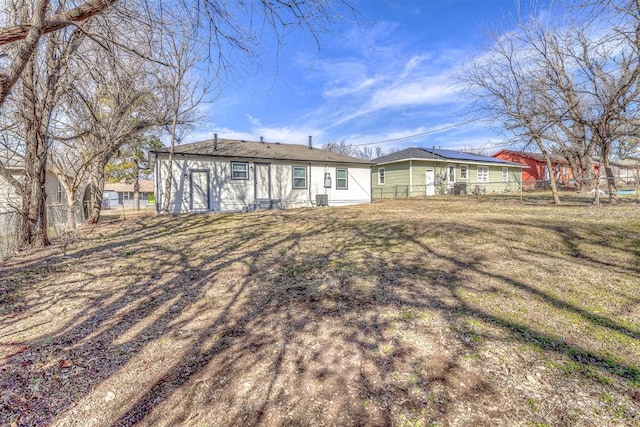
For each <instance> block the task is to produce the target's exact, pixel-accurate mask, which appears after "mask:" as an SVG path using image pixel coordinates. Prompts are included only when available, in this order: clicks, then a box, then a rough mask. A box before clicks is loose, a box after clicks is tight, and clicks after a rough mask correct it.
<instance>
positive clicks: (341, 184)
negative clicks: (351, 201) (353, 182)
mask: <svg viewBox="0 0 640 427" xmlns="http://www.w3.org/2000/svg"><path fill="white" fill-rule="evenodd" d="M348 176H349V173H348V171H347V169H336V190H347V189H348V188H349V181H348Z"/></svg>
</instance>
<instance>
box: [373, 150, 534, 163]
mask: <svg viewBox="0 0 640 427" xmlns="http://www.w3.org/2000/svg"><path fill="white" fill-rule="evenodd" d="M406 160H434V161H449V162H455V163H460V162H474V163H491V164H498V165H505V166H519V167H522V165H521V164H520V163H513V162H508V161H506V160H502V159H497V158H495V157H489V156H480V155H477V154H472V153H465V152H463V151H455V150H442V149H439V148H438V149H436V148H418V147H411V148H407V149H404V150H401V151H396V152H395V153H391V154H387V155H386V156H382V157H378V158H377V159H374V160H373V161H374V162H375V163H377V164H383V163H393V162H400V161H406Z"/></svg>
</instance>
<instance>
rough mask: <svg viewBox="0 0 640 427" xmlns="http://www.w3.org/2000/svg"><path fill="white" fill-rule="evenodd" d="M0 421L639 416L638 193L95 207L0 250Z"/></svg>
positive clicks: (537, 421)
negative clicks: (577, 198)
mask: <svg viewBox="0 0 640 427" xmlns="http://www.w3.org/2000/svg"><path fill="white" fill-rule="evenodd" d="M0 356H1V364H0V390H1V391H2V397H1V400H0V425H25V426H26V425H29V426H31V425H50V424H51V425H60V426H66V425H81V426H110V425H117V426H125V425H132V424H139V425H149V426H157V425H159V426H175V425H189V426H221V425H266V426H280V425H314V426H324V425H336V426H352V425H374V426H379V425H399V426H403V425H406V426H429V425H439V426H469V425H474V426H495V425H503V426H547V425H548V426H563V425H575V426H614V425H621V426H626V425H628V426H632V425H636V426H637V425H640V206H639V205H637V204H628V205H625V206H615V207H610V206H600V207H594V206H560V207H555V206H548V205H535V206H531V205H520V204H518V203H517V202H515V201H513V202H499V201H482V200H472V199H470V200H447V201H444V200H419V201H402V202H400V201H394V202H388V203H382V204H379V203H377V204H372V205H366V206H357V207H349V208H317V209H301V210H289V211H263V212H255V213H249V214H211V215H190V216H165V217H152V216H142V217H135V216H127V218H126V219H118V218H117V217H112V218H107V219H106V220H105V221H104V222H103V223H102V224H99V225H98V226H96V227H93V228H91V227H87V228H84V229H82V230H81V232H80V233H79V235H78V236H76V237H75V238H73V239H70V240H65V241H63V240H61V241H57V242H55V243H54V245H53V246H51V247H49V248H46V249H45V250H42V251H38V252H34V253H30V254H21V255H19V256H15V257H13V258H10V259H8V260H5V261H3V262H2V264H0Z"/></svg>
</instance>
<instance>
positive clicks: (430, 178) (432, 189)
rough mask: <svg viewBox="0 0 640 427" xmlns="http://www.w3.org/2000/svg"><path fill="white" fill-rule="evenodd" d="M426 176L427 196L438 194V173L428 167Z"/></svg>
mask: <svg viewBox="0 0 640 427" xmlns="http://www.w3.org/2000/svg"><path fill="white" fill-rule="evenodd" d="M424 177H425V180H424V181H425V182H424V183H425V194H426V195H427V196H435V194H436V173H435V171H434V170H433V169H427V170H425V173H424Z"/></svg>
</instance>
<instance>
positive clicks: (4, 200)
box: [0, 150, 67, 213]
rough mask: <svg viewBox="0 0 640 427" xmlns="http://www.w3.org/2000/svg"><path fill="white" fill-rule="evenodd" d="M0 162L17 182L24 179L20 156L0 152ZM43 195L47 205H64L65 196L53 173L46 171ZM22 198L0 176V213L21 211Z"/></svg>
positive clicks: (4, 151)
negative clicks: (44, 194)
mask: <svg viewBox="0 0 640 427" xmlns="http://www.w3.org/2000/svg"><path fill="white" fill-rule="evenodd" d="M0 161H2V164H3V165H4V167H5V168H6V169H7V170H8V171H9V172H10V173H11V176H13V177H14V178H16V179H17V180H18V181H22V180H23V179H24V159H23V158H22V156H21V155H19V154H16V153H10V152H7V151H6V150H0ZM45 193H46V197H47V199H46V200H47V205H66V203H67V194H66V192H65V191H64V188H63V187H62V184H60V181H59V180H58V177H56V175H55V174H54V173H53V172H50V171H47V176H46V185H45ZM21 207H22V198H21V196H20V195H19V194H18V193H16V191H15V188H14V187H13V185H11V184H10V183H9V182H8V181H7V180H6V179H5V178H4V176H2V175H0V213H2V212H11V211H14V212H15V211H16V210H19V209H21Z"/></svg>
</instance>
